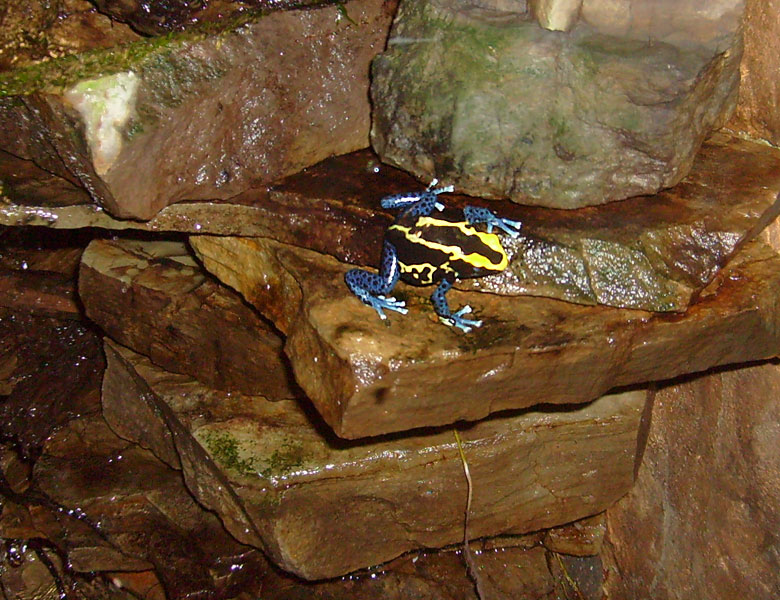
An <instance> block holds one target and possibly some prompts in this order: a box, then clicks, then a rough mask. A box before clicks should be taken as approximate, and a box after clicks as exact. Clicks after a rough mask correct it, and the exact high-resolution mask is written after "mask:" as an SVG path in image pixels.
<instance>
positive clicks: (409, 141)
mask: <svg viewBox="0 0 780 600" xmlns="http://www.w3.org/2000/svg"><path fill="white" fill-rule="evenodd" d="M536 4H545V3H536ZM555 4H560V3H555ZM586 4H587V3H586ZM612 4H613V3H601V4H600V5H599V6H602V5H606V6H607V8H606V9H605V12H608V11H609V10H611V9H610V7H611V6H612ZM618 4H621V3H620V2H618ZM625 4H626V5H629V4H632V3H629V2H628V1H626V2H625ZM633 4H641V5H651V6H652V7H653V8H649V9H648V10H647V11H638V12H640V13H642V12H648V11H649V15H650V16H652V17H654V18H652V19H649V21H648V23H647V26H645V24H644V23H642V24H633V23H632V24H631V26H632V27H634V25H636V28H635V29H631V28H629V31H627V32H625V33H623V32H620V31H618V28H609V27H607V25H608V24H605V23H601V21H600V20H599V19H597V18H596V17H595V16H593V17H590V20H591V21H594V22H596V24H595V25H589V24H588V23H587V22H585V21H583V22H580V23H579V24H578V25H577V26H576V27H574V28H573V29H572V30H571V31H570V32H568V33H566V34H562V33H561V32H558V31H549V30H547V29H544V28H541V27H539V25H538V24H537V23H536V22H534V21H530V20H528V19H527V17H525V16H524V15H522V14H517V13H515V12H510V11H502V10H493V11H488V10H485V9H476V8H474V7H473V6H472V5H471V4H470V3H464V2H458V1H457V0H437V1H434V2H428V1H427V0H404V2H402V3H401V5H400V7H399V12H398V16H397V17H396V20H395V22H394V24H393V29H392V31H391V34H390V38H389V40H388V47H387V50H386V51H385V52H384V53H382V54H380V55H379V56H378V57H377V58H376V59H375V60H374V63H373V66H372V75H373V78H372V84H371V98H372V100H373V104H374V112H373V115H372V129H371V139H372V145H373V147H374V149H375V150H376V151H377V153H378V154H379V156H380V157H381V158H382V160H383V161H385V162H388V163H390V164H393V165H395V166H398V167H400V168H402V169H405V170H407V171H409V172H411V173H413V174H414V175H415V176H417V177H419V178H421V179H425V180H430V179H431V178H433V177H438V178H439V179H441V180H443V181H447V182H448V183H452V184H454V185H455V188H456V189H457V190H458V191H460V192H464V193H468V194H471V195H474V196H481V197H491V198H511V199H512V200H513V201H515V202H518V203H521V204H533V205H539V206H546V207H553V208H567V209H571V208H577V207H581V206H591V205H598V204H604V203H607V202H611V201H614V200H621V199H624V198H627V197H631V196H636V195H640V194H650V193H655V192H657V191H658V190H660V189H662V188H665V187H670V186H672V185H674V184H675V183H677V182H678V181H680V180H681V179H682V178H683V177H684V176H685V175H686V174H687V173H688V171H689V170H690V168H691V164H692V161H693V157H694V155H695V154H696V152H697V150H698V149H699V147H700V145H701V143H702V141H703V140H704V138H705V137H706V136H707V135H708V134H709V133H710V132H711V131H712V130H714V129H716V128H718V127H720V126H721V125H722V124H723V123H725V121H726V120H727V119H728V117H729V116H730V114H731V112H732V111H733V108H734V105H735V102H736V97H737V88H738V83H739V61H740V57H741V53H742V40H741V31H740V22H741V9H742V6H743V4H742V1H741V0H731V1H730V2H720V3H718V7H719V10H708V11H706V12H704V13H702V14H699V13H701V11H700V9H699V8H698V3H694V2H689V3H685V4H687V5H690V6H688V7H687V8H686V15H687V16H689V17H690V19H687V20H678V19H677V17H676V14H677V12H676V11H677V4H678V3H675V9H674V11H672V10H668V11H666V12H665V13H664V12H662V9H663V6H662V5H664V4H665V2H644V3H633ZM694 5H695V6H694ZM582 9H583V13H584V14H585V15H587V14H588V11H586V6H585V5H584V4H583V7H582ZM629 10H631V9H630V8H629ZM590 12H591V13H592V12H594V11H590ZM714 13H717V14H714ZM630 14H634V12H633V11H632V12H630ZM655 17H658V18H655ZM613 29H614V31H613ZM700 30H701V32H700Z"/></svg>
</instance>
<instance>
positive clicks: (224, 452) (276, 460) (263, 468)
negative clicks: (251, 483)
mask: <svg viewBox="0 0 780 600" xmlns="http://www.w3.org/2000/svg"><path fill="white" fill-rule="evenodd" d="M197 437H198V438H199V439H200V440H201V442H202V443H203V445H204V446H205V448H206V450H207V451H208V453H209V454H210V455H211V456H212V458H213V459H214V460H215V461H216V462H217V463H219V464H220V465H221V466H223V467H225V468H226V469H230V470H231V471H234V472H235V473H237V474H239V475H242V476H247V477H251V476H256V477H262V478H264V479H269V480H271V481H273V480H275V479H279V478H283V477H285V476H287V475H289V474H290V473H292V472H294V471H295V470H297V469H300V468H301V467H303V465H304V462H305V456H304V448H303V444H302V443H301V442H300V441H299V440H294V439H291V438H288V437H284V438H282V439H279V440H276V441H275V443H274V445H273V447H270V445H268V444H264V443H262V441H261V443H260V445H262V446H263V447H262V448H259V447H258V446H259V444H257V443H256V442H257V441H256V440H254V439H249V438H248V439H246V440H242V439H239V437H237V436H236V435H234V434H232V433H229V432H226V431H213V430H212V431H206V432H202V433H199V434H198V435H197Z"/></svg>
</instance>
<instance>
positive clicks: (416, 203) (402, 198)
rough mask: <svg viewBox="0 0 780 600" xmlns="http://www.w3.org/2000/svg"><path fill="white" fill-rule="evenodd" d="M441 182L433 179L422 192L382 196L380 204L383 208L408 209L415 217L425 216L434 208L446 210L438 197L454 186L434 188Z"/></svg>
mask: <svg viewBox="0 0 780 600" xmlns="http://www.w3.org/2000/svg"><path fill="white" fill-rule="evenodd" d="M438 182H439V180H438V179H434V180H433V181H431V184H430V185H429V186H428V187H427V188H426V189H425V190H423V191H422V192H411V193H408V194H393V195H392V196H385V197H384V198H382V200H381V202H380V204H381V205H382V208H388V209H407V208H408V214H410V215H412V216H415V217H424V216H428V215H430V214H431V213H432V212H433V211H434V209H435V210H444V205H443V204H442V203H441V202H439V201H438V200H437V199H436V197H437V196H438V195H439V194H446V193H447V192H451V191H452V190H453V189H454V188H453V187H452V186H451V185H448V186H446V187H442V188H434V186H435V185H436V184H437V183H438Z"/></svg>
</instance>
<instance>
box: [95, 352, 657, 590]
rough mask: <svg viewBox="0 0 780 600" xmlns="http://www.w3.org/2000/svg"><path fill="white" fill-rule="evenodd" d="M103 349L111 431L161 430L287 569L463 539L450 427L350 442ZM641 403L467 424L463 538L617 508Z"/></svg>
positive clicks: (276, 409) (248, 537)
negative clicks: (466, 517)
mask: <svg viewBox="0 0 780 600" xmlns="http://www.w3.org/2000/svg"><path fill="white" fill-rule="evenodd" d="M106 353H107V356H108V370H107V373H106V377H105V380H104V383H103V405H104V411H105V415H106V417H107V418H108V420H109V423H110V424H111V426H112V427H113V428H115V429H116V430H117V431H118V432H120V434H121V435H122V436H123V437H130V438H131V439H132V438H133V437H137V435H138V434H137V433H136V431H137V430H142V431H152V430H156V431H160V432H162V431H163V430H164V429H165V428H167V429H168V430H169V431H170V432H171V433H172V435H168V436H166V437H160V438H158V439H157V440H156V441H155V442H154V443H153V444H151V445H150V446H151V447H152V449H153V451H155V453H158V454H159V455H161V456H165V455H171V454H177V455H178V456H179V457H180V461H181V466H182V468H183V470H184V476H185V479H186V481H187V484H188V487H189V488H190V490H191V491H192V492H193V493H194V494H195V496H196V497H197V499H198V501H199V502H201V503H202V504H204V505H205V506H207V507H209V508H211V509H212V510H214V511H216V512H217V513H218V514H219V515H220V516H221V518H222V520H223V522H224V523H225V526H226V527H227V528H228V530H229V531H230V532H231V533H232V534H233V535H234V536H236V537H237V538H238V539H239V540H241V541H243V542H245V543H249V544H252V545H255V546H259V547H261V548H263V549H264V551H265V552H266V553H267V554H268V555H269V556H270V557H271V558H272V559H273V560H274V561H275V562H276V563H277V564H279V565H280V566H281V567H283V568H284V569H287V570H290V571H292V572H294V573H296V574H298V575H300V576H302V577H305V578H307V579H318V578H323V577H333V576H336V575H341V574H344V573H347V572H349V571H353V570H355V569H358V568H362V567H367V566H369V565H373V564H377V563H380V562H384V561H387V560H389V559H391V558H393V557H395V556H398V555H399V554H401V553H403V552H405V551H407V550H411V549H414V548H420V547H440V546H444V545H447V544H453V543H457V542H458V541H459V540H461V539H462V537H463V519H464V510H465V501H466V493H467V490H466V480H465V478H464V477H463V464H462V461H461V458H460V456H459V452H458V448H457V443H456V440H455V437H454V433H453V431H452V430H451V429H449V428H446V429H443V430H439V431H432V432H429V433H423V434H418V435H408V436H397V437H390V438H386V439H380V440H375V441H368V442H365V443H347V442H344V441H342V440H339V439H338V438H334V437H333V436H332V434H329V433H328V432H327V430H326V429H324V428H323V427H322V425H321V423H319V422H318V419H317V417H316V416H312V415H310V414H307V411H305V410H304V409H303V408H302V407H301V405H299V404H297V403H295V402H291V401H282V402H273V403H272V402H268V401H267V400H266V399H265V398H262V397H247V396H241V395H238V394H228V393H224V392H217V391H215V390H210V389H207V388H205V387H203V386H202V385H201V384H198V383H196V382H195V381H194V380H192V379H191V378H190V377H187V376H181V375H174V374H171V373H167V372H165V371H162V370H161V369H159V368H157V367H155V366H154V365H152V364H151V363H150V362H149V361H148V360H147V359H145V358H143V357H142V356H140V355H138V354H135V353H133V352H131V351H130V350H128V349H126V348H122V347H120V346H117V345H116V344H113V343H107V346H106ZM644 399H645V392H643V391H634V392H626V393H623V394H618V395H612V396H605V397H604V398H601V399H599V400H597V401H596V402H593V403H591V404H588V405H584V406H582V407H565V408H563V407H561V408H553V409H549V410H547V409H541V410H535V411H527V412H523V413H519V414H514V415H507V416H502V417H497V418H493V419H488V420H485V421H482V422H480V423H478V424H475V425H470V426H468V427H466V428H462V429H461V433H460V436H461V438H462V440H463V446H464V452H465V456H466V457H467V461H468V465H469V470H470V473H471V477H472V481H473V493H474V500H473V504H472V506H471V513H470V522H469V532H470V535H472V536H473V537H482V536H491V535H497V534H501V533H522V532H526V531H534V530H538V529H541V528H545V527H550V526H553V525H558V524H563V523H567V522H569V521H572V520H576V519H578V518H581V517H584V516H586V515H590V514H594V513H597V512H599V511H601V510H603V509H604V508H606V507H607V506H609V505H610V504H612V503H613V502H614V501H615V500H616V499H617V498H619V497H620V496H622V495H623V494H624V493H625V492H626V490H627V489H628V488H629V486H630V485H631V481H632V478H633V471H634V464H635V460H636V459H637V455H638V454H637V452H638V448H637V440H638V431H639V422H640V415H641V412H642V408H643V406H644ZM160 420H162V422H163V423H164V426H162V427H158V426H157V425H156V424H155V421H157V422H158V423H159V422H160ZM129 423H137V424H140V426H139V427H135V426H133V427H129V426H128V424H129ZM322 540H328V544H329V545H330V546H331V547H333V548H338V549H339V550H338V552H323V547H322Z"/></svg>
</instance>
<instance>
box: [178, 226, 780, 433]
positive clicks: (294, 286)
mask: <svg viewBox="0 0 780 600" xmlns="http://www.w3.org/2000/svg"><path fill="white" fill-rule="evenodd" d="M191 243H192V244H193V246H194V248H195V250H196V252H197V253H198V255H199V256H200V257H201V259H202V260H203V263H204V265H205V266H206V268H207V269H209V270H211V271H212V272H214V273H216V274H217V275H218V277H219V278H220V279H221V280H222V281H224V282H226V283H227V284H228V285H230V286H231V287H234V288H235V289H237V290H239V291H240V292H241V293H242V294H243V295H244V297H245V298H247V300H248V301H249V302H250V303H252V304H253V305H255V306H256V307H257V308H258V309H259V310H260V311H261V312H263V313H264V314H266V315H267V316H268V317H269V318H270V319H272V320H273V321H274V322H275V323H276V325H277V326H278V327H279V329H281V330H282V331H283V332H284V333H285V334H286V335H287V343H286V346H285V351H286V353H287V355H288V356H289V357H290V360H291V363H292V366H293V369H294V371H295V375H296V379H297V381H298V383H299V384H300V386H301V387H302V388H303V390H304V391H305V392H306V394H307V395H308V396H309V398H311V400H312V401H313V402H314V404H315V406H316V407H317V410H318V411H319V413H320V414H321V415H322V417H323V418H324V419H325V421H326V422H327V423H328V424H329V425H330V426H331V427H333V429H334V431H335V432H336V434H337V435H339V436H342V437H346V438H357V437H362V436H368V435H377V434H381V433H387V432H390V431H404V430H407V429H411V428H414V427H423V426H431V425H442V424H446V423H452V422H455V421H457V420H459V419H465V420H469V421H472V420H477V419H481V418H483V417H485V416H486V415H488V414H490V413H492V412H495V411H499V410H504V409H507V408H523V407H527V406H533V405H535V404H539V403H555V404H558V403H572V402H587V401H590V400H592V399H594V398H596V397H598V396H599V395H601V394H603V393H605V392H606V391H607V390H609V389H611V388H613V387H615V386H621V385H630V384H634V383H639V382H646V381H653V380H657V379H661V378H668V377H673V376H675V375H680V374H683V373H691V372H696V371H702V370H705V369H707V368H709V367H711V366H714V365H722V364H728V363H733V362H743V361H746V360H757V359H760V358H766V357H768V356H774V355H775V354H777V352H778V350H779V349H780V339H778V338H777V315H776V311H775V298H776V297H777V295H778V293H780V257H778V256H776V255H775V254H774V252H772V251H771V250H769V249H767V248H766V247H765V246H756V247H753V248H752V249H751V250H750V251H747V250H746V251H744V252H743V253H741V259H740V264H738V265H735V266H734V267H730V268H729V269H726V270H725V272H723V273H721V275H720V276H719V278H718V279H717V280H716V281H715V282H714V283H713V284H712V286H711V290H710V293H709V294H707V295H705V296H703V297H702V298H700V299H699V301H698V302H697V303H696V304H694V305H692V306H691V307H690V308H689V309H688V311H687V312H686V313H685V315H663V314H651V313H646V312H641V311H629V310H616V309H609V308H603V307H583V306H577V305H573V304H569V303H564V302H558V301H555V300H546V299H540V298H506V297H499V296H495V295H493V294H478V293H474V292H470V293H469V292H450V294H449V296H448V298H449V301H450V305H451V306H452V307H453V309H456V308H458V307H461V306H463V305H465V304H469V305H470V306H472V307H473V308H474V309H475V313H476V315H477V317H479V318H482V319H483V320H484V325H483V326H482V327H481V328H480V329H476V330H475V331H473V332H472V333H470V334H467V335H464V334H462V333H460V332H459V331H456V330H453V329H451V328H448V327H445V326H444V325H442V324H441V323H439V321H438V319H437V318H436V317H435V314H434V313H433V310H432V308H431V306H430V302H429V300H428V295H429V294H430V292H431V290H430V289H427V288H414V287H411V286H406V285H403V284H400V285H398V286H397V287H396V290H395V291H394V294H395V295H396V296H397V297H400V298H402V299H404V300H406V302H407V306H408V307H409V309H410V310H409V314H408V315H398V314H396V313H393V314H392V315H391V316H390V317H389V318H388V319H387V321H381V320H380V319H379V318H378V317H377V315H376V313H375V311H374V310H373V309H371V308H369V307H368V306H364V305H363V304H361V303H360V301H359V300H357V299H356V298H355V297H354V296H353V295H352V294H351V293H350V292H349V290H348V289H347V287H346V285H345V284H344V281H343V277H344V273H345V272H346V270H347V267H346V266H345V265H343V264H341V263H338V262H336V261H335V260H333V259H331V258H329V257H326V256H323V255H319V254H316V253H313V252H309V251H305V250H301V249H298V248H294V247H291V246H286V245H283V244H278V243H275V242H270V241H268V240H261V239H248V238H217V237H208V236H200V237H193V238H191Z"/></svg>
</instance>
